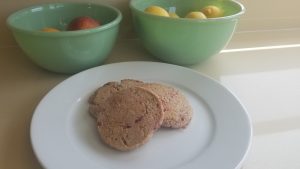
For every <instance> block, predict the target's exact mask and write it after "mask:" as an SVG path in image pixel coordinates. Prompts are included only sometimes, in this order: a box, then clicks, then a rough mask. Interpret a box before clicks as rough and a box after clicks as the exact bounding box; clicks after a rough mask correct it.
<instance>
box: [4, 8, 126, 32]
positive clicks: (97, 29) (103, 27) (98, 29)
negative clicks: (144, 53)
mask: <svg viewBox="0 0 300 169" xmlns="http://www.w3.org/2000/svg"><path fill="white" fill-rule="evenodd" d="M49 5H64V6H66V5H93V6H102V7H107V8H109V9H111V10H112V11H114V12H116V14H117V17H116V18H115V19H114V20H112V21H111V22H109V23H106V24H104V25H101V26H98V27H95V28H91V29H83V30H76V31H60V32H55V33H53V32H42V31H38V30H36V31H35V30H34V31H33V30H28V29H23V28H20V27H16V26H15V25H13V24H12V21H11V20H12V18H13V17H14V16H15V15H17V14H18V13H21V12H24V11H27V10H30V9H34V8H38V7H44V6H49ZM122 17H123V16H122V13H121V11H120V10H119V9H118V8H116V7H113V6H111V5H108V4H103V3H89V2H88V3H87V2H86V3H84V2H54V3H42V4H36V5H32V6H29V7H25V8H22V9H20V10H17V11H15V12H13V13H12V14H10V15H9V16H8V17H7V19H6V24H7V25H8V27H9V28H10V29H12V30H14V31H18V32H24V33H28V34H32V35H38V36H49V37H66V36H78V35H85V34H91V33H96V32H101V31H104V30H106V29H109V28H111V27H113V26H116V25H118V24H119V23H120V22H121V20H122Z"/></svg>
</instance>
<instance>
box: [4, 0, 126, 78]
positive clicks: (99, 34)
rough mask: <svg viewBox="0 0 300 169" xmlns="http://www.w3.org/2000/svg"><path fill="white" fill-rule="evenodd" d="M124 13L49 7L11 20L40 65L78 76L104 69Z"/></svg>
mask: <svg viewBox="0 0 300 169" xmlns="http://www.w3.org/2000/svg"><path fill="white" fill-rule="evenodd" d="M121 19H122V14H121V12H120V11H119V10H118V9H116V8H114V7H112V6H108V5H105V4H93V3H71V2H65V3H47V4H37V5H33V6H30V7H27V8H24V9H20V10H18V11H16V12H14V13H12V14H11V15H10V16H9V17H8V18H7V25H8V27H9V28H10V30H11V32H12V34H13V36H14V38H15V40H16V42H17V43H18V45H19V46H20V48H21V49H22V50H23V51H24V53H25V54H26V55H27V56H28V57H29V58H30V59H31V60H32V61H33V62H34V63H36V64H37V65H39V66H40V67H43V68H45V69H47V70H50V71H54V72H59V73H77V72H79V71H82V70H85V69H88V68H91V67H95V66H98V65H100V64H101V63H102V62H103V61H104V60H105V59H106V58H107V56H108V55H109V53H110V51H111V49H112V48H113V46H114V44H115V40H116V38H117V35H118V30H119V23H120V21H121Z"/></svg>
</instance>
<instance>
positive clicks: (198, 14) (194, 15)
mask: <svg viewBox="0 0 300 169" xmlns="http://www.w3.org/2000/svg"><path fill="white" fill-rule="evenodd" d="M185 17H186V18H191V19H206V16H205V15H204V14H203V13H202V12H190V13H188V14H187V15H186V16H185Z"/></svg>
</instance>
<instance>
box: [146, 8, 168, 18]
mask: <svg viewBox="0 0 300 169" xmlns="http://www.w3.org/2000/svg"><path fill="white" fill-rule="evenodd" d="M145 12H147V13H150V14H153V15H158V16H165V17H169V13H168V12H167V11H166V10H165V9H164V8H162V7H159V6H149V7H147V8H146V9H145Z"/></svg>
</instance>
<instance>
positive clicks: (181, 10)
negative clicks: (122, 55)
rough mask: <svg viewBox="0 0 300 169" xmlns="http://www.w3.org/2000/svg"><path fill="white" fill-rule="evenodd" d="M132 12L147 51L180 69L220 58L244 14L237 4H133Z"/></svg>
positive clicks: (183, 0) (143, 0)
mask: <svg viewBox="0 0 300 169" xmlns="http://www.w3.org/2000/svg"><path fill="white" fill-rule="evenodd" d="M130 8H131V12H132V17H133V23H134V27H135V30H136V33H137V35H138V37H139V38H140V39H141V41H142V44H143V46H144V47H145V49H146V50H147V51H149V52H150V53H151V54H152V55H153V56H155V57H156V58H158V59H160V60H162V61H165V62H168V63H172V64H178V65H193V64H197V63H200V62H201V61H203V60H205V59H207V58H209V57H211V56H214V55H216V54H218V53H219V52H220V51H221V50H222V49H223V48H224V47H225V46H226V45H227V43H228V42H229V41H230V39H231V37H232V35H233V33H234V31H235V28H236V25H237V23H238V20H239V18H240V16H241V15H242V14H244V12H245V8H244V6H243V5H242V4H241V3H239V2H237V1H234V0H222V1H219V0H201V1H199V0H131V1H130Z"/></svg>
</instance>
